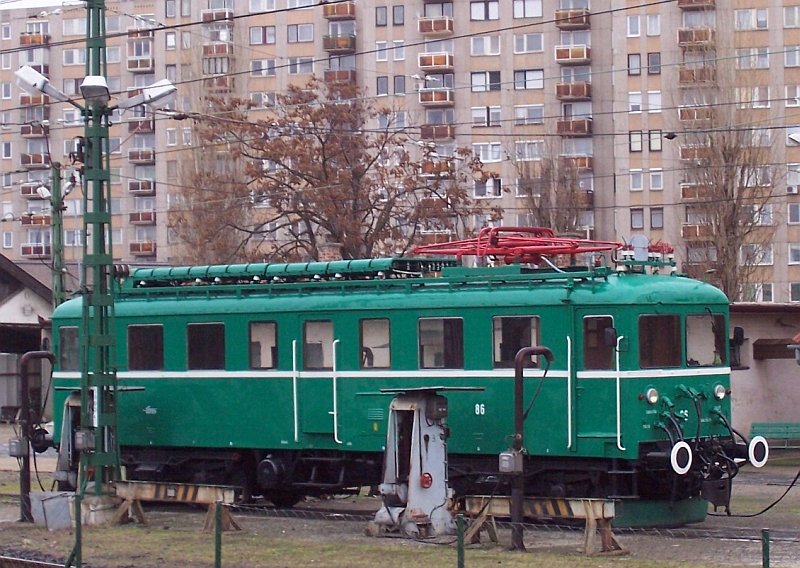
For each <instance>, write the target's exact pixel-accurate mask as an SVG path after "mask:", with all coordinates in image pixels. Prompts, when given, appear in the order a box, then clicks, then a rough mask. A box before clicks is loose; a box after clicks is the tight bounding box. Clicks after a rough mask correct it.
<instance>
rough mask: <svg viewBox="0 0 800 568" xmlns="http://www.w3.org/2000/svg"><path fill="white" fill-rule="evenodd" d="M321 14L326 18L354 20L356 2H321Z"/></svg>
mask: <svg viewBox="0 0 800 568" xmlns="http://www.w3.org/2000/svg"><path fill="white" fill-rule="evenodd" d="M322 16H323V17H324V18H325V19H326V20H354V19H355V18H356V3H355V2H339V3H338V4H323V5H322Z"/></svg>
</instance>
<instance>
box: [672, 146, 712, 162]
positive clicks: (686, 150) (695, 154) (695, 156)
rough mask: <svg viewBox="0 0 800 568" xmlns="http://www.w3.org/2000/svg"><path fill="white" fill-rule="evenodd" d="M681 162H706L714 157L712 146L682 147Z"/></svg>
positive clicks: (680, 151) (680, 152)
mask: <svg viewBox="0 0 800 568" xmlns="http://www.w3.org/2000/svg"><path fill="white" fill-rule="evenodd" d="M679 154H680V158H681V160H687V161H692V162H705V161H708V160H710V159H711V158H712V157H713V155H714V149H713V148H712V147H711V146H681V147H680V150H679Z"/></svg>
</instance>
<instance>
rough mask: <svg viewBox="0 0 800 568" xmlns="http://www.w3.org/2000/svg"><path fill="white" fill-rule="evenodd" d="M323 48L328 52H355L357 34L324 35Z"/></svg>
mask: <svg viewBox="0 0 800 568" xmlns="http://www.w3.org/2000/svg"><path fill="white" fill-rule="evenodd" d="M322 49H324V50H325V51H327V52H328V53H354V52H355V50H356V36H355V34H344V35H324V36H322Z"/></svg>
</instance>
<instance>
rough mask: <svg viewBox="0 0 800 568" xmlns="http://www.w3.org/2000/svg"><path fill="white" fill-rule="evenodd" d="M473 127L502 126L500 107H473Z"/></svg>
mask: <svg viewBox="0 0 800 568" xmlns="http://www.w3.org/2000/svg"><path fill="white" fill-rule="evenodd" d="M472 126H473V127H475V126H500V107H499V106H482V107H472Z"/></svg>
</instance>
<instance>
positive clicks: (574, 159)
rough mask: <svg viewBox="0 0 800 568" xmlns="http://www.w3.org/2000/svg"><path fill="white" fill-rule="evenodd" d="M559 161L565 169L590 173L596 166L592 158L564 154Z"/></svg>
mask: <svg viewBox="0 0 800 568" xmlns="http://www.w3.org/2000/svg"><path fill="white" fill-rule="evenodd" d="M559 160H560V161H561V164H562V166H563V167H564V168H569V169H573V170H577V171H590V170H591V169H592V168H593V166H594V160H593V158H592V156H573V155H570V154H562V155H560V156H559Z"/></svg>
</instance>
